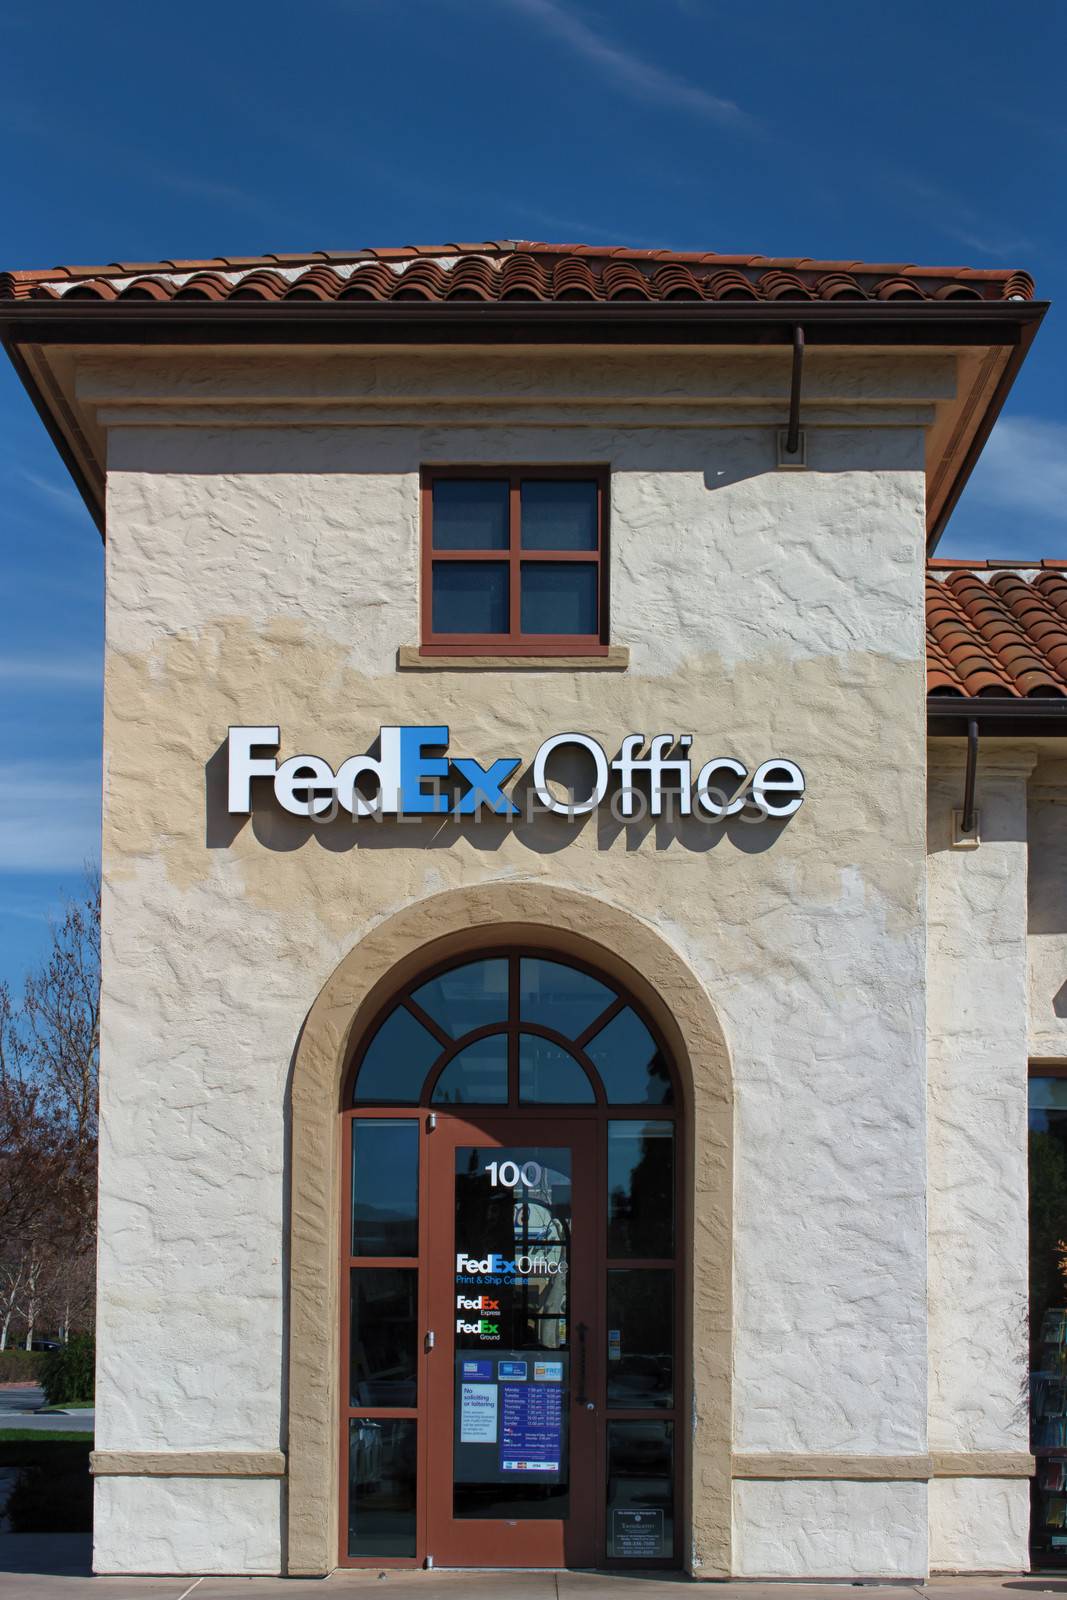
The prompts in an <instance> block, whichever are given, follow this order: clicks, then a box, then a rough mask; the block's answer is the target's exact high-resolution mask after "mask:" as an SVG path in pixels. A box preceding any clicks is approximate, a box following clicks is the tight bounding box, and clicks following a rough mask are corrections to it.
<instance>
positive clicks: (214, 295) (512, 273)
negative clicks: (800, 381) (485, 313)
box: [0, 239, 1034, 307]
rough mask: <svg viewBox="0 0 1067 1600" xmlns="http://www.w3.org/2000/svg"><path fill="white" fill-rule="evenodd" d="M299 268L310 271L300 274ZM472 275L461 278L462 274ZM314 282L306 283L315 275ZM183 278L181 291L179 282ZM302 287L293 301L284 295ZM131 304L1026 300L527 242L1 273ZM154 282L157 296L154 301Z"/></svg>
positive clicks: (24, 286) (997, 283) (794, 263)
mask: <svg viewBox="0 0 1067 1600" xmlns="http://www.w3.org/2000/svg"><path fill="white" fill-rule="evenodd" d="M301 268H307V269H308V271H307V272H305V273H304V274H303V275H301V273H300V269H301ZM471 268H475V269H477V270H476V271H475V272H470V273H469V275H464V276H462V277H461V276H460V273H461V270H462V269H468V270H469V269H471ZM313 274H314V276H313ZM201 277H210V278H211V279H212V280H213V288H212V289H211V290H210V291H209V290H208V289H207V288H206V287H203V288H197V289H195V290H190V291H189V292H188V293H186V290H187V288H188V285H186V284H185V282H184V280H185V279H186V278H196V279H199V278H201ZM176 279H181V280H182V282H181V283H176V282H175V280H176ZM294 279H296V280H298V281H300V282H301V284H302V287H301V289H300V290H299V292H297V291H295V290H293V289H292V288H291V284H292V282H293V280H294ZM135 282H136V283H137V285H138V288H137V291H136V293H135V294H132V298H141V299H144V298H151V299H154V300H157V301H158V302H159V304H160V306H161V307H162V306H163V305H164V304H165V303H166V302H167V301H168V300H170V299H179V298H181V299H186V298H190V297H191V295H195V294H202V295H203V296H204V298H205V299H208V300H219V299H235V300H253V299H255V300H259V301H262V302H264V303H268V304H269V303H272V302H274V301H280V300H284V299H288V298H289V297H290V295H291V294H295V295H296V298H302V299H313V300H320V301H332V300H338V299H347V298H348V297H349V296H350V295H354V296H358V297H362V298H366V299H369V300H378V301H386V300H393V299H405V298H412V299H415V298H418V299H421V300H428V301H431V302H437V301H444V300H446V299H451V298H452V297H453V296H454V295H456V296H460V297H462V296H464V295H467V296H474V297H476V298H478V299H483V300H502V299H508V298H513V297H519V298H529V299H534V300H560V299H570V298H579V297H580V298H584V299H589V300H597V301H609V300H626V299H635V300H645V301H657V302H658V301H666V300H672V299H677V298H688V299H704V300H710V301H715V300H739V299H746V300H769V301H774V300H799V301H805V300H837V299H841V298H844V299H851V300H867V301H895V300H955V299H969V300H1010V299H1021V300H1030V299H1032V298H1033V294H1034V284H1033V280H1032V278H1031V277H1030V276H1029V274H1028V273H1025V272H1021V271H1017V270H1010V269H1000V268H975V267H919V266H914V265H912V264H910V263H905V262H863V261H813V260H811V259H809V258H808V257H778V256H761V255H720V254H717V253H716V252H714V251H699V250H684V251H672V250H631V249H627V248H626V247H624V246H621V245H619V246H611V247H608V248H605V247H603V246H601V245H587V244H545V243H538V242H535V241H533V240H528V239H496V240H487V241H484V242H482V243H471V244H443V245H402V246H399V247H397V246H390V247H388V248H384V249H377V248H376V249H365V250H349V251H344V250H314V251H310V252H307V253H304V254H300V253H296V252H286V253H281V254H275V255H265V256H216V257H214V259H212V260H198V261H177V260H175V261H113V262H111V263H110V264H109V265H107V266H96V267H72V266H65V267H54V268H53V269H51V270H50V271H44V272H6V273H0V300H32V299H43V300H55V299H64V298H66V296H67V295H73V296H76V297H77V298H78V299H96V300H113V299H115V298H116V297H119V296H122V297H125V295H126V293H127V291H132V288H133V284H134V283H135ZM151 283H155V284H156V285H157V286H158V291H159V292H154V291H153V290H152V289H151V288H150V287H148V286H149V285H150V284H151Z"/></svg>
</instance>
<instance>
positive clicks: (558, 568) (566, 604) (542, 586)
mask: <svg viewBox="0 0 1067 1600" xmlns="http://www.w3.org/2000/svg"><path fill="white" fill-rule="evenodd" d="M456 565H457V566H458V565H461V563H459V562H457V563H456ZM462 565H466V563H465V562H464V563H462ZM597 571H598V569H597V567H596V565H595V563H594V562H591V561H524V562H523V563H522V631H523V633H596V631H597V627H598V623H597V593H596V589H597Z"/></svg>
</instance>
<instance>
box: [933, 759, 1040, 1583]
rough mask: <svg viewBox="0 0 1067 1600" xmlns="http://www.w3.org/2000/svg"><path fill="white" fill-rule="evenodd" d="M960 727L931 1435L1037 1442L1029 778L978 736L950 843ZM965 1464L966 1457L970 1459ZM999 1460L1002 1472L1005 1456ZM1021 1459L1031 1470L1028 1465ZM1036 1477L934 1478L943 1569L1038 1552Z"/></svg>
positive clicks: (941, 782) (941, 1001)
mask: <svg viewBox="0 0 1067 1600" xmlns="http://www.w3.org/2000/svg"><path fill="white" fill-rule="evenodd" d="M964 764H965V754H964V749H963V742H962V740H959V741H935V743H934V745H933V746H932V750H931V757H930V788H929V795H930V799H929V851H930V855H929V879H928V881H929V967H928V971H929V999H928V1007H929V1039H930V1048H929V1074H930V1143H929V1151H930V1155H929V1161H930V1450H931V1452H932V1454H933V1457H934V1461H935V1464H936V1463H937V1461H938V1459H939V1457H945V1456H947V1457H949V1458H952V1457H955V1456H958V1455H959V1454H960V1453H966V1454H967V1455H969V1456H970V1457H972V1459H974V1460H975V1462H976V1470H977V1468H978V1466H980V1465H981V1456H982V1455H983V1454H989V1453H992V1452H1004V1451H1013V1452H1017V1453H1018V1455H1019V1456H1020V1457H1025V1453H1026V1452H1027V1451H1028V1449H1029V1428H1028V1399H1027V1292H1028V1290H1027V1222H1026V1219H1027V1173H1026V1111H1027V1020H1028V1016H1027V1012H1028V1006H1027V966H1026V936H1027V872H1026V854H1027V842H1026V841H1027V778H1028V776H1029V774H1030V772H1031V770H1032V768H1033V765H1034V756H1033V755H1032V754H1031V753H1029V752H1027V751H1026V750H1015V749H1012V748H1010V747H1007V748H1006V747H1005V746H1004V745H1003V743H1001V742H1000V741H995V740H985V741H983V743H982V746H981V753H980V759H979V766H978V780H977V793H978V805H979V813H980V815H979V833H980V839H981V843H980V844H979V845H978V847H977V848H968V847H958V846H957V847H953V843H952V839H953V823H952V812H953V810H954V809H956V810H958V809H959V808H960V806H961V804H962V797H963V778H964ZM956 1470H963V1469H960V1468H959V1466H958V1463H957V1464H956ZM988 1470H990V1471H991V1472H995V1471H996V1465H995V1463H993V1464H992V1465H991V1466H989V1468H988ZM1017 1470H1021V1468H1020V1467H1017ZM1028 1527H1029V1484H1028V1482H1027V1480H1026V1478H1025V1477H1023V1476H1016V1477H1003V1478H997V1477H995V1476H991V1477H970V1478H968V1477H951V1478H947V1477H940V1478H935V1479H934V1481H933V1482H931V1485H930V1563H931V1566H932V1567H933V1568H934V1569H941V1570H952V1571H989V1570H998V1569H1004V1568H1007V1569H1008V1570H1011V1569H1013V1568H1014V1569H1023V1570H1025V1569H1026V1567H1027V1566H1028V1554H1027V1537H1028Z"/></svg>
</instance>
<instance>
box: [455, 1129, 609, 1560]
mask: <svg viewBox="0 0 1067 1600" xmlns="http://www.w3.org/2000/svg"><path fill="white" fill-rule="evenodd" d="M546 1135H547V1138H546ZM520 1137H521V1141H522V1142H521V1143H520V1142H519V1138H520ZM549 1138H550V1139H551V1143H549V1142H548V1139H549ZM427 1161H428V1163H429V1168H430V1178H429V1183H430V1191H429V1192H430V1196H431V1202H430V1203H431V1228H430V1241H431V1242H430V1250H431V1261H430V1271H429V1295H430V1305H429V1315H430V1319H431V1323H432V1325H433V1332H434V1353H433V1355H432V1357H431V1358H430V1361H429V1362H428V1371H427V1381H428V1385H429V1404H430V1415H429V1426H430V1451H429V1457H430V1459H429V1481H428V1486H427V1487H428V1542H429V1553H430V1554H432V1556H433V1558H434V1562H435V1564H436V1565H438V1566H464V1565H471V1564H475V1565H490V1566H548V1567H552V1566H565V1565H572V1566H584V1565H591V1564H592V1563H593V1561H594V1559H595V1535H594V1528H593V1524H594V1522H595V1513H596V1496H595V1487H594V1485H595V1481H596V1452H597V1436H596V1416H595V1410H596V1408H595V1402H594V1401H593V1399H592V1393H593V1385H594V1374H593V1373H592V1371H591V1370H590V1363H592V1362H594V1361H595V1355H594V1352H593V1351H592V1349H591V1347H590V1342H589V1329H590V1325H591V1323H592V1322H593V1320H594V1318H595V1314H596V1283H595V1267H594V1261H595V1250H594V1233H595V1207H596V1195H595V1186H594V1178H593V1173H594V1169H595V1130H594V1128H593V1127H592V1125H591V1124H590V1123H589V1122H587V1121H584V1120H569V1121H568V1120H567V1119H565V1118H561V1119H560V1121H559V1122H558V1123H556V1124H555V1125H554V1126H553V1127H552V1128H551V1129H548V1128H543V1127H542V1126H541V1125H540V1124H535V1123H532V1122H531V1121H530V1119H529V1118H528V1117H523V1118H521V1119H517V1118H510V1119H505V1118H501V1119H500V1120H499V1121H497V1120H496V1119H494V1120H493V1121H491V1122H490V1121H483V1120H482V1119H481V1118H479V1119H478V1122H477V1124H475V1123H474V1122H473V1120H471V1121H470V1122H468V1121H466V1120H464V1121H462V1122H460V1121H456V1122H452V1121H451V1120H450V1121H449V1122H448V1123H443V1122H439V1123H438V1125H437V1128H436V1131H434V1132H433V1133H431V1134H430V1135H429V1137H428V1140H427ZM575 1347H577V1348H575Z"/></svg>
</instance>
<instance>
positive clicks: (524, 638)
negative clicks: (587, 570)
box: [419, 465, 610, 657]
mask: <svg viewBox="0 0 1067 1600" xmlns="http://www.w3.org/2000/svg"><path fill="white" fill-rule="evenodd" d="M420 477H421V482H420V500H421V510H422V530H421V543H422V552H421V575H422V605H421V613H422V628H421V641H422V642H421V644H420V647H419V648H420V654H421V655H424V656H490V657H492V656H606V655H607V654H608V640H609V631H608V570H609V562H608V552H609V538H608V510H609V500H610V496H609V493H608V489H609V482H610V476H609V471H608V468H607V467H604V466H599V467H597V466H577V467H576V466H573V465H569V466H563V467H551V466H548V467H546V466H536V467H513V466H499V467H485V466H478V467H462V466H448V467H423V468H422V471H421V475H420ZM446 478H452V479H455V478H479V479H482V480H493V479H497V480H500V479H503V480H506V481H507V484H508V511H509V517H508V545H507V548H506V549H501V550H437V551H435V550H434V548H433V486H434V484H435V483H437V482H438V481H440V480H442V479H446ZM531 478H540V479H546V478H548V479H554V480H557V481H558V480H559V479H572V480H575V481H585V482H587V481H589V480H590V479H593V480H595V482H596V485H597V544H596V549H595V550H523V549H522V545H521V535H522V530H521V485H522V483H523V481H524V480H526V481H529V480H530V479H531ZM435 561H441V562H444V561H495V562H497V563H504V562H506V563H507V565H508V620H509V622H510V623H511V628H510V631H509V632H508V633H434V631H433V566H434V562H435ZM525 561H529V562H533V561H577V562H581V563H583V564H585V565H586V566H593V565H595V566H596V568H597V617H598V621H599V624H600V627H599V631H598V632H597V633H595V634H585V633H525V634H524V633H523V632H522V629H521V626H520V623H521V618H522V592H521V577H522V563H523V562H525Z"/></svg>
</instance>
